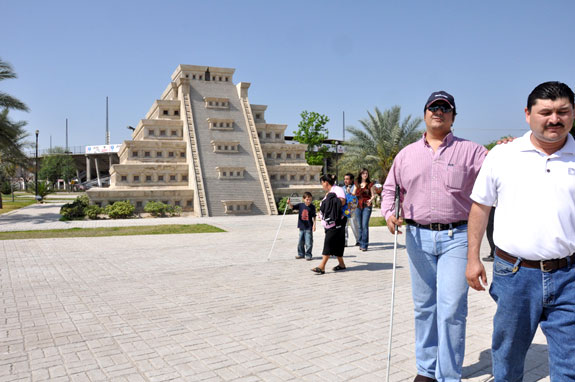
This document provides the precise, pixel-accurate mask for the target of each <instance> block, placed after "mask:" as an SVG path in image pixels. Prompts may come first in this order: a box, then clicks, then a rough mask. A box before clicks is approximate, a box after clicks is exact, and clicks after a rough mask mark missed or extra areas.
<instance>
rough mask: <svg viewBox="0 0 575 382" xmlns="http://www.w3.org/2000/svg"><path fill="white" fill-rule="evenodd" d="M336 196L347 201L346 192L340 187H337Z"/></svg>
mask: <svg viewBox="0 0 575 382" xmlns="http://www.w3.org/2000/svg"><path fill="white" fill-rule="evenodd" d="M335 196H337V197H338V198H343V199H345V191H344V190H343V188H341V187H339V186H335Z"/></svg>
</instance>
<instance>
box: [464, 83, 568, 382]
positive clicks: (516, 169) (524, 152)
mask: <svg viewBox="0 0 575 382" xmlns="http://www.w3.org/2000/svg"><path fill="white" fill-rule="evenodd" d="M574 108H575V105H574V94H573V91H572V90H571V89H570V88H569V87H568V86H567V85H565V84H563V83H560V82H545V83H543V84H541V85H539V86H537V87H536V88H535V89H534V90H533V91H532V92H531V94H530V95H529V97H528V99H527V108H526V109H525V116H526V119H527V123H528V124H529V126H530V128H531V131H529V132H528V133H526V134H525V135H524V136H522V137H520V138H518V139H516V140H514V141H513V142H511V143H508V144H506V145H500V146H497V147H495V148H494V149H493V150H491V152H490V153H489V154H488V155H487V158H486V159H485V161H484V162H483V167H482V168H481V171H480V172H479V175H478V176H477V180H476V182H475V186H474V187H473V192H472V194H471V199H472V200H473V201H474V203H473V205H472V207H471V211H470V213H469V226H468V236H469V237H468V241H469V247H468V263H467V270H466V277H467V281H468V283H469V285H470V286H471V287H472V288H473V289H476V290H484V287H483V285H486V284H487V278H486V275H485V268H484V267H483V265H482V264H481V261H480V260H479V247H480V244H481V239H482V238H483V234H484V232H485V227H486V225H487V220H488V217H489V211H490V210H491V206H492V205H493V203H494V202H495V201H496V200H497V210H496V211H495V232H494V241H495V245H496V246H497V249H496V252H495V253H496V256H495V261H494V263H493V282H492V283H491V287H490V289H489V292H490V294H491V296H492V297H493V299H494V300H495V302H496V303H497V312H496V313H495V317H494V318H493V339H492V360H493V375H494V377H495V381H496V382H499V381H521V380H522V379H523V369H524V363H525V355H526V353H527V350H528V349H529V346H530V344H531V341H532V340H533V336H534V335H535V332H536V330H537V327H538V325H539V324H540V325H541V329H542V330H543V333H544V334H545V336H546V337H547V343H548V350H549V369H550V377H551V380H552V381H575V362H574V361H575V358H574V354H575V266H574V263H575V254H574V252H575V140H574V139H573V137H572V136H571V135H569V130H570V129H571V127H572V126H573V120H574V117H575V115H574V114H575V112H574Z"/></svg>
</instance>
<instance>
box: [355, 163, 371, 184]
mask: <svg viewBox="0 0 575 382" xmlns="http://www.w3.org/2000/svg"><path fill="white" fill-rule="evenodd" d="M364 171H367V179H366V180H365V181H366V182H367V183H368V184H369V183H371V179H369V170H368V169H366V168H365V167H364V168H362V169H361V171H360V172H359V174H357V182H358V183H361V181H362V178H361V174H362V173H363V172H364Z"/></svg>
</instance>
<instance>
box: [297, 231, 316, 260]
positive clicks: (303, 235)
mask: <svg viewBox="0 0 575 382" xmlns="http://www.w3.org/2000/svg"><path fill="white" fill-rule="evenodd" d="M306 248H307V249H306ZM312 248H313V233H312V231H311V229H306V230H303V229H300V230H299V241H298V243H297V255H298V256H299V257H304V256H305V257H307V258H308V259H311V257H312V256H311V250H312Z"/></svg>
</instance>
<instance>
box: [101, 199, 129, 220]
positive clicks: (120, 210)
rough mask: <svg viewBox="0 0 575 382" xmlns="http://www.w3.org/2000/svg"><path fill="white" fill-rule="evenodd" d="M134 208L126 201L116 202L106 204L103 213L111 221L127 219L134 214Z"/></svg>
mask: <svg viewBox="0 0 575 382" xmlns="http://www.w3.org/2000/svg"><path fill="white" fill-rule="evenodd" d="M135 210H136V207H134V206H133V205H132V203H130V202H128V201H118V202H115V203H114V204H108V205H107V206H106V208H105V209H104V211H105V212H106V214H107V215H108V216H109V217H110V218H111V219H127V218H129V217H130V216H132V215H133V214H134V211H135Z"/></svg>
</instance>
